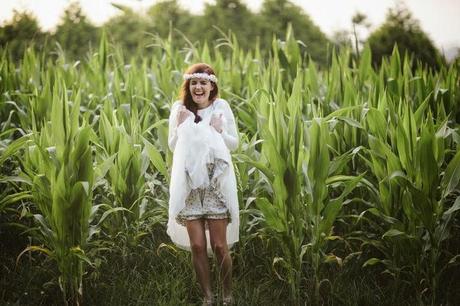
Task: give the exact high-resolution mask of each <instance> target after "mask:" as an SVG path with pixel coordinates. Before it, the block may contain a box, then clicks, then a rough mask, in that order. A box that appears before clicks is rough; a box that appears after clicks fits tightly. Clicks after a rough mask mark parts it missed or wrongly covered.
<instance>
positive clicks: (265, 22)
mask: <svg viewBox="0 0 460 306" xmlns="http://www.w3.org/2000/svg"><path fill="white" fill-rule="evenodd" d="M259 18H260V19H259V22H260V29H261V33H260V34H261V45H262V47H265V48H267V47H270V45H271V41H272V39H273V36H274V35H276V36H277V37H279V38H281V39H284V38H285V35H286V29H287V26H288V24H291V25H292V28H293V30H294V34H295V37H296V38H297V39H299V40H301V41H302V42H303V43H305V45H306V51H307V52H308V54H309V55H311V57H312V58H313V59H314V60H315V61H316V62H318V63H320V64H326V63H327V45H328V43H329V41H328V39H327V37H326V35H325V34H324V33H323V32H322V31H321V29H320V28H319V27H318V26H317V25H315V24H314V23H313V21H312V20H311V19H310V17H309V16H308V15H307V14H306V13H305V12H304V11H303V9H302V8H301V7H299V6H297V5H294V4H293V3H291V2H290V1H288V0H265V1H264V2H263V4H262V8H261V11H260V17H259Z"/></svg>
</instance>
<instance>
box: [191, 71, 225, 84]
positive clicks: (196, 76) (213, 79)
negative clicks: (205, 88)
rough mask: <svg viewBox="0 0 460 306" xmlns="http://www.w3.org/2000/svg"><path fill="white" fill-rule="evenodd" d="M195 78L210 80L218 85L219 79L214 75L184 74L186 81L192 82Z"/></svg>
mask: <svg viewBox="0 0 460 306" xmlns="http://www.w3.org/2000/svg"><path fill="white" fill-rule="evenodd" d="M193 78H196V79H205V80H209V81H211V82H214V83H217V77H216V76H215V75H214V74H207V73H202V72H196V73H190V74H188V73H186V74H184V80H190V79H193Z"/></svg>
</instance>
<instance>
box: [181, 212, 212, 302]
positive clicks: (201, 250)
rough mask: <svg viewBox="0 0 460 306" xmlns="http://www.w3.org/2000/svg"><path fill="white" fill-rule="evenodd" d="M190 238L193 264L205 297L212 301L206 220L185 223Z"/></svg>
mask: <svg viewBox="0 0 460 306" xmlns="http://www.w3.org/2000/svg"><path fill="white" fill-rule="evenodd" d="M185 224H186V226H187V232H188V236H189V238H190V248H191V250H192V262H193V267H194V268H195V273H196V276H197V278H198V283H199V284H200V287H201V290H202V291H203V294H204V297H205V298H206V299H208V300H210V299H212V292H211V282H210V270H209V262H208V254H207V252H206V235H205V227H204V220H203V219H199V220H190V221H186V222H185Z"/></svg>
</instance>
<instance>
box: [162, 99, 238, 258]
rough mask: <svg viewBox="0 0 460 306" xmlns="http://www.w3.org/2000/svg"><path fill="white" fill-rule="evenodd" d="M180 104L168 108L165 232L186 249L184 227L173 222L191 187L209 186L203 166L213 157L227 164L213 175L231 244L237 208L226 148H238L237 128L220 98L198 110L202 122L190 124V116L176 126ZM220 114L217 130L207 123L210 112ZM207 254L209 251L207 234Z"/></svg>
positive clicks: (233, 180)
mask: <svg viewBox="0 0 460 306" xmlns="http://www.w3.org/2000/svg"><path fill="white" fill-rule="evenodd" d="M181 105H182V102H181V101H177V102H175V103H174V104H173V106H172V107H171V114H170V116H169V137H168V144H169V147H170V149H171V151H173V152H174V156H173V166H172V170H171V182H170V186H169V220H168V229H167V233H168V235H169V236H170V237H171V240H172V241H173V242H174V244H176V245H177V246H178V247H180V248H183V249H186V250H190V241H189V237H188V233H187V229H186V228H185V227H184V226H182V225H181V224H179V223H178V222H177V221H176V217H177V215H178V214H179V212H180V211H181V210H182V209H183V208H184V207H185V199H186V198H187V196H188V195H189V193H190V191H191V189H195V188H198V187H199V188H203V187H206V186H208V185H209V177H208V172H207V167H206V165H207V164H208V163H210V162H213V161H214V159H217V158H218V159H222V160H224V161H225V162H226V163H227V165H228V166H227V167H225V168H224V171H223V173H222V174H220V175H219V176H218V178H217V186H218V187H219V189H220V191H221V193H222V195H223V196H224V198H225V202H226V204H227V207H228V210H229V213H230V218H231V222H230V223H229V224H228V226H227V243H228V245H229V247H231V246H232V245H233V244H234V243H235V242H237V241H238V239H239V223H240V222H239V208H238V195H237V187H236V178H235V172H234V168H233V164H232V160H231V155H230V151H231V150H235V149H236V148H237V147H238V131H237V128H236V124H235V118H234V116H233V113H232V111H231V109H230V106H229V105H228V103H227V101H225V100H223V99H216V100H215V101H214V102H213V103H212V104H211V105H210V106H209V107H207V108H205V109H202V110H198V115H200V116H201V118H202V121H200V122H199V123H197V124H196V123H194V118H193V116H190V117H188V118H187V119H186V120H185V121H184V122H183V123H182V124H180V125H179V126H177V112H178V110H179V109H180V106H181ZM213 114H214V115H217V116H219V115H220V114H222V117H223V122H224V125H223V132H222V133H218V132H217V131H216V130H215V129H214V128H213V127H212V126H210V125H209V122H210V120H211V117H212V115H213ZM206 237H207V240H208V244H207V246H208V253H211V249H210V243H209V233H208V230H206Z"/></svg>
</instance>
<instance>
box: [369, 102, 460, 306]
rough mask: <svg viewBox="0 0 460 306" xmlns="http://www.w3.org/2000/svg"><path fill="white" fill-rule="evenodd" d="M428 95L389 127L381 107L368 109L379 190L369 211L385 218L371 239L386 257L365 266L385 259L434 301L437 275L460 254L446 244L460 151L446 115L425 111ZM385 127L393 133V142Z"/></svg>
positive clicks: (422, 298)
mask: <svg viewBox="0 0 460 306" xmlns="http://www.w3.org/2000/svg"><path fill="white" fill-rule="evenodd" d="M427 101H428V100H426V101H425V102H424V103H422V104H421V105H420V106H419V108H418V110H417V111H416V112H415V113H414V112H412V110H411V108H410V107H409V106H401V107H400V110H399V114H398V116H397V118H398V122H397V125H396V124H394V123H393V124H391V125H390V126H389V127H388V128H385V125H386V124H385V120H384V115H383V114H384V113H383V112H382V111H379V110H376V109H372V110H370V112H369V113H368V115H369V116H368V120H367V123H368V125H369V127H370V130H371V133H372V134H370V135H369V144H370V150H369V155H370V157H371V160H368V161H367V163H368V165H369V167H370V169H371V170H372V172H373V173H374V175H376V176H377V180H378V186H376V189H377V190H378V191H379V197H378V201H377V202H376V203H375V204H376V205H375V207H373V208H370V209H369V210H368V211H369V212H370V213H372V214H374V215H376V216H378V217H379V218H380V219H381V221H384V222H385V224H386V231H385V232H384V233H383V234H382V236H381V241H372V242H371V245H373V246H375V247H376V248H377V249H378V250H380V251H381V252H382V254H383V255H384V257H383V258H381V259H380V258H371V259H369V260H368V261H367V262H366V263H365V266H367V265H372V264H376V263H382V264H384V265H385V266H386V268H387V269H388V271H389V272H390V273H391V274H392V275H393V276H394V277H395V278H396V280H397V281H400V280H407V279H409V281H410V283H413V284H417V286H416V287H415V289H416V292H415V293H416V296H417V299H418V302H419V303H424V302H429V303H431V304H435V303H437V299H436V298H437V292H438V290H439V288H438V286H439V279H440V277H441V275H442V273H443V272H445V270H446V269H447V268H448V267H449V266H450V265H452V264H454V263H456V261H457V258H458V256H447V257H446V255H447V254H444V253H443V250H442V244H443V243H444V241H445V240H446V239H448V238H449V235H450V231H451V226H452V224H453V223H452V222H453V219H454V216H455V213H456V212H457V210H459V209H460V198H457V199H456V200H455V201H452V200H451V198H450V195H451V194H452V192H454V191H455V190H456V186H457V185H458V181H459V177H458V173H459V171H460V159H459V158H460V155H459V153H458V152H457V153H456V154H454V155H453V157H452V151H451V150H450V148H449V147H450V146H449V142H451V141H452V140H451V136H452V133H454V134H455V132H454V131H453V130H452V129H450V128H449V127H448V125H447V121H441V122H439V123H438V124H437V125H435V124H434V123H433V119H432V115H431V113H430V112H429V111H428V112H426V116H425V115H424V112H423V111H424V108H425V107H426V105H427ZM387 133H388V134H392V135H393V136H394V137H390V138H389V139H390V142H388V141H387V140H388V137H387V136H388V135H387ZM391 140H394V142H391ZM449 159H451V160H450V162H449V163H448V164H447V165H446V163H447V162H448V160H449ZM442 169H445V172H444V173H443V171H442ZM447 208H448V209H447ZM443 258H445V259H443ZM427 296H429V297H430V298H427Z"/></svg>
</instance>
